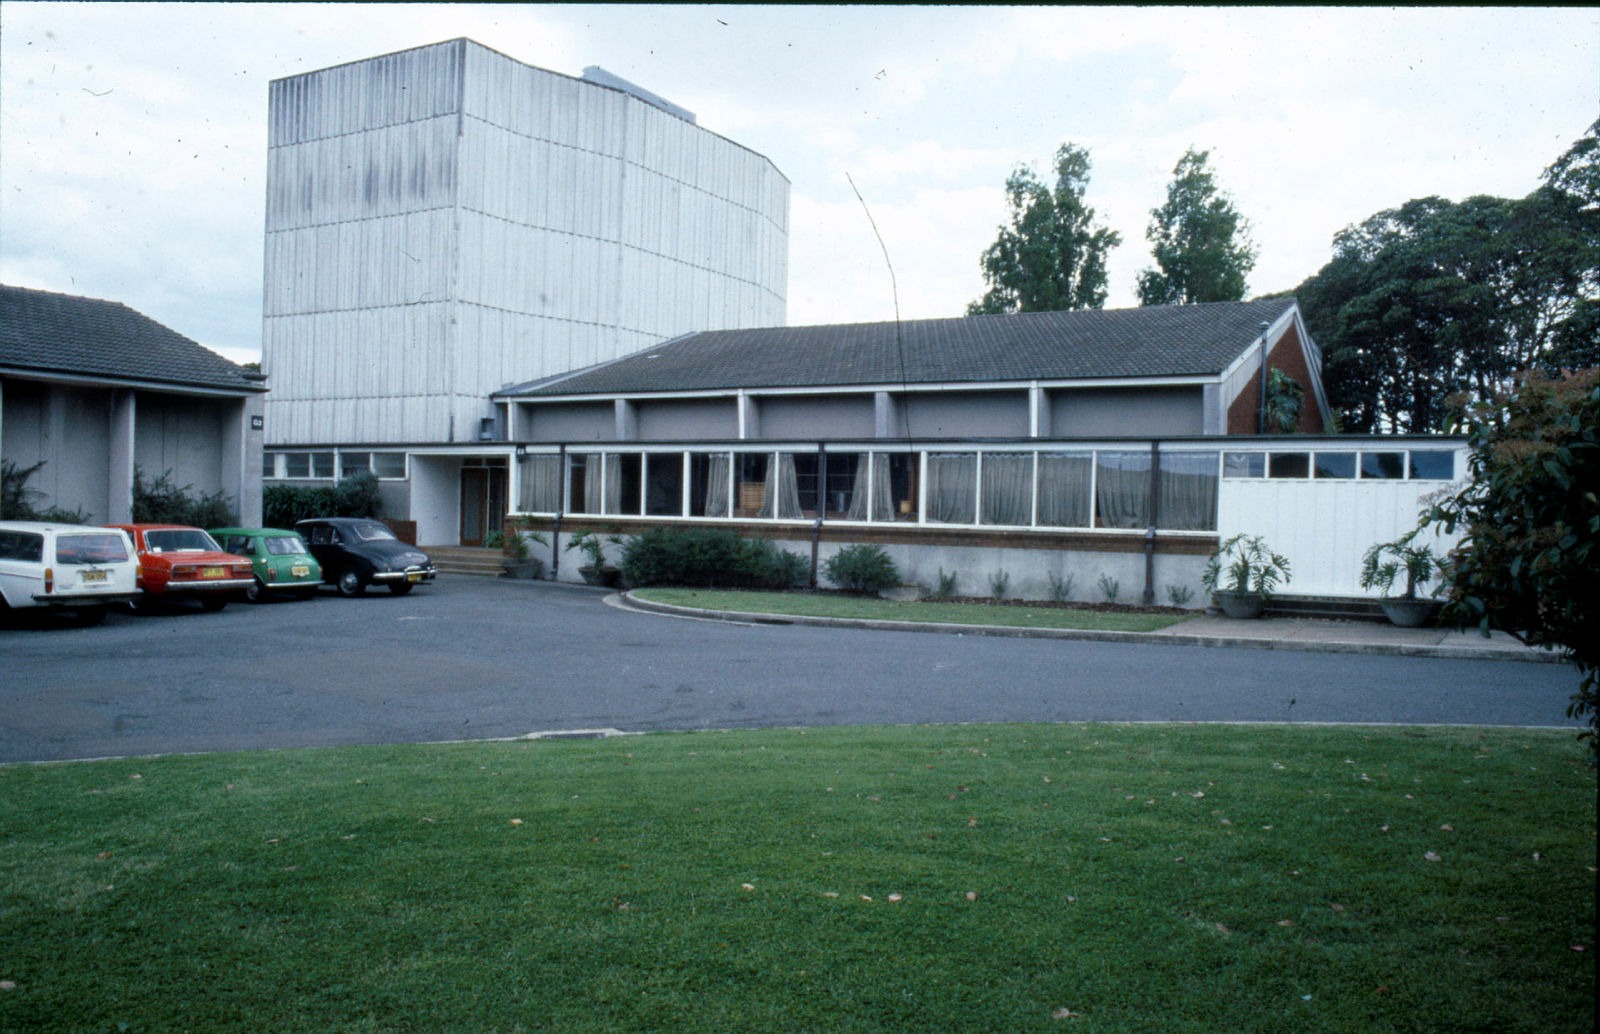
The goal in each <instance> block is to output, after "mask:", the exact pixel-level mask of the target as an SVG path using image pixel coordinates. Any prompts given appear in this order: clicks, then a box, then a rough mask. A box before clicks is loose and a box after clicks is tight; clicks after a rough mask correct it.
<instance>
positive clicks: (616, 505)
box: [596, 452, 622, 513]
mask: <svg viewBox="0 0 1600 1034" xmlns="http://www.w3.org/2000/svg"><path fill="white" fill-rule="evenodd" d="M605 485H606V497H605V505H606V507H607V508H606V509H604V510H599V511H596V512H597V513H620V512H621V510H622V457H621V456H618V455H617V454H616V453H614V452H613V453H608V454H607V455H606V477H605Z"/></svg>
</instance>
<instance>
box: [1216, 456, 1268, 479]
mask: <svg viewBox="0 0 1600 1034" xmlns="http://www.w3.org/2000/svg"><path fill="white" fill-rule="evenodd" d="M1222 476H1223V477H1225V478H1264V477H1266V476H1267V454H1266V453H1264V452H1225V453H1223V454H1222Z"/></svg>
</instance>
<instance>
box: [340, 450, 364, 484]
mask: <svg viewBox="0 0 1600 1034" xmlns="http://www.w3.org/2000/svg"><path fill="white" fill-rule="evenodd" d="M370 457H371V454H370V453H365V452H341V453H340V454H339V476H340V477H344V478H347V477H349V476H350V475H351V474H365V473H368V472H370V471H371V470H372V460H371V458H370Z"/></svg>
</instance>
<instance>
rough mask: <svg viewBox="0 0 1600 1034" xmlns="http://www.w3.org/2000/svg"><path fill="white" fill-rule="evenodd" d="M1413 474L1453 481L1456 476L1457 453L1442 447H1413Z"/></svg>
mask: <svg viewBox="0 0 1600 1034" xmlns="http://www.w3.org/2000/svg"><path fill="white" fill-rule="evenodd" d="M1411 476H1412V477H1413V478H1418V479H1422V478H1426V479H1428V480H1433V481H1451V480H1454V479H1455V476H1456V454H1455V453H1453V452H1445V451H1444V450H1442V449H1412V450H1411Z"/></svg>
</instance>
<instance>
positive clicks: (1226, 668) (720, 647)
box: [0, 575, 1576, 762]
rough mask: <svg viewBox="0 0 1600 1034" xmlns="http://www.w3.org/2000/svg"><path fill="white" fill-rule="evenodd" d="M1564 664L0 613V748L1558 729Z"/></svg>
mask: <svg viewBox="0 0 1600 1034" xmlns="http://www.w3.org/2000/svg"><path fill="white" fill-rule="evenodd" d="M1575 687H1576V675H1575V673H1574V671H1573V670H1572V669H1571V668H1570V667H1567V666H1565V665H1554V664H1525V663H1512V662H1497V661H1484V660H1455V659H1442V658H1417V657H1380V656H1362V655H1351V654H1322V653H1300V652H1285V651H1261V650H1241V649H1222V648H1203V647H1196V646H1185V645H1171V644H1163V643H1159V642H1150V643H1148V644H1146V643H1131V644H1128V643H1104V642H1078V641H1061V640H1042V639H1015V638H994V637H987V636H971V635H952V634H926V633H908V632H893V631H877V630H870V629H846V628H827V627H806V626H798V625H782V626H772V625H739V624H728V623H723V622H712V621H701V620H689V619H682V618H672V617H664V616H659V615H651V614H641V613H633V612H629V611H625V610H619V609H617V608H614V607H609V606H607V605H606V604H605V602H604V594H603V593H601V592H599V591H597V590H592V589H586V588H582V587H576V586H565V585H555V584H551V583H543V582H539V583H535V582H508V581H503V580H499V579H492V578H475V577H469V576H453V577H452V576H448V575H447V576H442V577H441V578H440V580H439V581H438V582H437V583H436V584H434V585H430V586H425V587H422V588H419V589H417V590H416V591H415V592H413V593H412V594H411V595H409V596H405V597H395V596H390V595H389V594H387V593H385V592H382V591H378V592H373V593H371V594H369V595H368V596H367V597H365V598H363V599H358V600H346V599H341V598H338V597H337V596H334V595H331V594H325V595H322V596H320V597H318V598H317V599H316V600H314V601H311V602H306V603H301V602H282V603H272V604H268V605H264V606H254V607H252V606H248V605H245V604H235V605H233V606H230V607H229V608H228V609H227V610H225V611H223V612H222V613H218V614H206V613H202V612H200V611H198V610H195V611H185V612H181V613H174V614H170V615H159V616H150V617H145V616H133V615H120V614H114V615H112V616H111V618H110V619H109V620H107V622H106V623H105V624H104V625H102V626H100V627H98V628H91V629H73V628H48V629H44V628H37V627H18V626H16V625H15V624H13V625H9V626H6V627H0V762H16V761H40V760H53V759H66V758H83V757H102V756H114V755H134V754H152V753H171V752H186V751H212V750H241V749H262V748H284V747H314V746H332V745H344V744H361V743H392V742H426V741H437V740H454V739H476V738H490V737H511V736H521V735H526V734H529V733H533V732H541V731H549V730H578V729H597V728H614V729H619V730H623V731H652V730H694V729H717V728H749V727H761V726H801V725H834V724H877V723H923V722H928V723H952V722H1001V721H1303V722H1374V723H1399V724H1483V725H1523V726H1558V725H1562V726H1564V725H1573V726H1575V724H1576V723H1572V722H1570V721H1569V720H1568V719H1566V718H1565V715H1564V708H1565V705H1566V701H1567V697H1568V695H1569V694H1570V693H1571V692H1572V691H1573V689H1574V688H1575Z"/></svg>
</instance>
